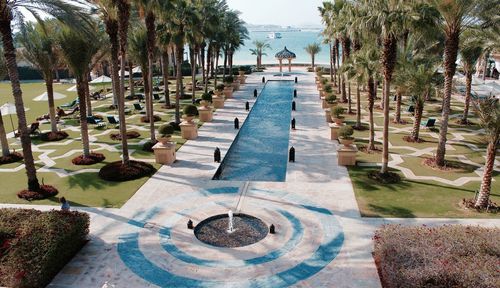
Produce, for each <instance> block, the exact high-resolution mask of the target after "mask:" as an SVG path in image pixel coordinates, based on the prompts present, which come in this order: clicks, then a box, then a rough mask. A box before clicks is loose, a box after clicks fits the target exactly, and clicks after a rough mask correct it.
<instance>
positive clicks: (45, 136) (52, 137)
mask: <svg viewBox="0 0 500 288" xmlns="http://www.w3.org/2000/svg"><path fill="white" fill-rule="evenodd" d="M68 136H69V135H68V133H66V132H64V131H56V132H46V133H42V134H40V140H42V141H46V142H51V141H59V140H62V139H66V138H68Z"/></svg>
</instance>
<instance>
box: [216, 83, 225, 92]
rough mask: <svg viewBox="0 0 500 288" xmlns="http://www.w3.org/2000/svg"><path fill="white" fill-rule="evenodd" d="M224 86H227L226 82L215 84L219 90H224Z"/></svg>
mask: <svg viewBox="0 0 500 288" xmlns="http://www.w3.org/2000/svg"><path fill="white" fill-rule="evenodd" d="M224 87H226V86H224V84H217V86H215V89H216V90H217V91H222V90H224Z"/></svg>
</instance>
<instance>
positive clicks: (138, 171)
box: [99, 160, 156, 182]
mask: <svg viewBox="0 0 500 288" xmlns="http://www.w3.org/2000/svg"><path fill="white" fill-rule="evenodd" d="M155 172H156V169H155V168H154V167H153V165H151V164H148V163H145V162H140V161H133V160H131V161H130V164H129V165H123V164H122V161H116V162H112V163H109V164H107V165H106V166H104V167H102V168H101V170H100V171H99V177H101V179H104V180H107V181H117V182H121V181H129V180H135V179H139V178H141V177H144V176H151V175H153V174H154V173H155Z"/></svg>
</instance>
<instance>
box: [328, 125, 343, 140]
mask: <svg viewBox="0 0 500 288" xmlns="http://www.w3.org/2000/svg"><path fill="white" fill-rule="evenodd" d="M328 126H330V140H338V139H339V129H340V127H342V126H344V124H342V125H338V124H336V123H330V124H328Z"/></svg>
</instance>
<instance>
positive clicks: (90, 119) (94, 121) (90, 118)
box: [87, 116, 106, 127]
mask: <svg viewBox="0 0 500 288" xmlns="http://www.w3.org/2000/svg"><path fill="white" fill-rule="evenodd" d="M87 123H89V124H94V125H97V127H106V123H104V121H102V120H101V119H99V118H96V117H94V116H87Z"/></svg>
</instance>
